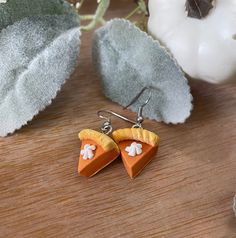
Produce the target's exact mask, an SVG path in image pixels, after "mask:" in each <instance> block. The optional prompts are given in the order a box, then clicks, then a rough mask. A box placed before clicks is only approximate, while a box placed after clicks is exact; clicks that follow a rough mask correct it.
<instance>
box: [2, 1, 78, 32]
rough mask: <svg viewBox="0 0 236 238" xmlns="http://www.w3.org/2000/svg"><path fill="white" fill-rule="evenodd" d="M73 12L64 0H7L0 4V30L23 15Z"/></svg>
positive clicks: (23, 16)
mask: <svg viewBox="0 0 236 238" xmlns="http://www.w3.org/2000/svg"><path fill="white" fill-rule="evenodd" d="M64 14H75V13H74V11H73V10H72V7H71V6H70V4H69V3H68V2H66V1H64V0H8V1H7V2H6V3H1V4H0V30H1V29H3V28H5V27H7V26H8V25H12V24H13V23H14V22H16V21H19V20H21V19H23V18H25V17H30V16H42V15H64Z"/></svg>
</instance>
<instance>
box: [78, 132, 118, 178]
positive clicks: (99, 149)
mask: <svg viewBox="0 0 236 238" xmlns="http://www.w3.org/2000/svg"><path fill="white" fill-rule="evenodd" d="M79 139H80V140H81V141H82V143H81V151H80V157H79V165H78V172H79V174H80V175H81V176H85V177H92V176H93V175H95V174H96V173H98V172H99V171H100V170H101V169H103V168H104V167H106V166H107V165H108V164H110V163H111V162H112V161H114V160H115V159H116V158H117V157H118V156H119V155H120V150H119V148H118V146H117V144H116V143H115V142H114V141H113V140H112V139H111V138H110V137H109V136H107V135H105V134H103V133H100V132H97V131H94V130H91V129H85V130H82V131H81V132H80V133H79Z"/></svg>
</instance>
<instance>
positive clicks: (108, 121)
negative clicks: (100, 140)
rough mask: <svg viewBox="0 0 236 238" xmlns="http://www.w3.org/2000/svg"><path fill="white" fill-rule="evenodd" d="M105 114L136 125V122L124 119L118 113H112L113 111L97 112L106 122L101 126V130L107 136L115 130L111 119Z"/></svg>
mask: <svg viewBox="0 0 236 238" xmlns="http://www.w3.org/2000/svg"><path fill="white" fill-rule="evenodd" d="M104 114H109V115H110V116H115V117H117V118H119V119H121V120H123V121H126V122H129V123H131V124H136V122H135V121H133V120H130V119H129V118H127V117H124V116H122V115H120V114H118V113H116V112H113V111H111V110H99V111H98V112H97V115H98V117H99V118H101V119H104V120H105V122H104V123H103V124H102V126H101V130H102V132H103V133H104V134H106V135H109V134H110V133H111V132H112V131H113V128H112V124H111V117H108V116H105V115H104Z"/></svg>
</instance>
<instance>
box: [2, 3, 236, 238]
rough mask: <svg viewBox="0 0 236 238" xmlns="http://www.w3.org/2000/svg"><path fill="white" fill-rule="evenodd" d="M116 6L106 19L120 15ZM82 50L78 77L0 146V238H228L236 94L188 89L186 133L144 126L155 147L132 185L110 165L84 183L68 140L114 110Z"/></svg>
mask: <svg viewBox="0 0 236 238" xmlns="http://www.w3.org/2000/svg"><path fill="white" fill-rule="evenodd" d="M117 2H119V3H115V1H113V3H112V4H113V6H112V8H111V10H110V12H109V13H108V17H114V16H119V15H124V14H125V13H126V12H128V11H129V9H128V8H129V7H130V5H128V6H127V2H125V1H117ZM82 40H83V43H82V50H81V56H80V64H79V66H78V69H77V70H76V72H75V73H74V75H73V76H72V77H71V79H70V80H69V81H68V82H67V83H66V85H65V86H64V87H63V90H62V91H61V92H60V93H59V95H58V97H57V99H56V100H54V102H53V104H52V105H51V106H50V107H48V108H47V109H46V110H45V111H44V112H42V113H41V114H40V115H39V116H37V117H36V118H35V119H34V120H33V121H32V122H31V123H29V125H28V126H27V127H24V128H23V129H22V130H20V131H18V132H17V133H15V134H14V135H12V136H10V137H7V138H4V139H0V158H1V162H0V237H4V238H5V237H17V238H18V237H30V238H32V237H49V238H50V237H57V238H59V237H63V238H64V237H69V238H70V237H82V238H90V237H91V238H94V237H99V238H100V237H101V238H106V237H108V238H111V237H112V238H116V237H122V238H126V237H127V238H133V237H134V238H141V237H142V238H147V237H164V238H165V237H168V238H172V237H173V238H195V237H197V238H199V237H201V238H208V237H210V238H221V237H226V238H235V237H236V219H235V218H234V215H233V211H232V199H233V196H234V193H235V192H236V146H235V141H236V129H235V127H236V111H235V108H236V86H232V85H226V86H215V85H209V84H205V83H202V82H193V83H191V86H192V93H193V96H194V104H195V108H194V111H193V113H192V116H191V118H190V119H189V120H188V121H187V123H186V124H184V125H178V126H171V125H164V124H162V123H156V122H153V121H146V122H145V128H147V129H151V130H153V131H155V132H157V133H158V134H159V136H160V137H161V146H160V150H159V152H158V155H157V156H156V158H155V159H154V160H153V162H152V163H150V164H149V165H148V167H147V168H146V169H145V170H144V171H143V173H142V174H141V175H140V176H139V177H137V178H136V179H135V180H130V179H129V177H128V176H127V174H126V171H125V169H124V166H123V165H122V163H121V161H120V160H117V161H116V162H114V163H112V164H111V165H109V166H108V167H107V168H106V169H104V170H103V171H102V172H100V173H99V174H97V175H96V176H95V177H93V178H91V179H85V178H82V177H79V176H78V174H77V162H78V157H79V146H80V143H79V141H78V139H77V133H78V132H79V131H80V130H81V129H84V128H92V129H99V127H100V121H99V120H98V119H97V117H96V111H97V110H99V109H106V108H108V109H112V110H114V111H117V112H122V109H121V107H120V106H118V105H117V104H114V103H112V102H110V101H109V100H107V99H106V98H105V97H104V96H103V94H102V92H101V87H100V83H99V77H98V76H97V74H96V72H95V71H94V69H93V66H92V63H91V57H90V51H91V33H86V34H84V35H83V39H82ZM123 113H125V115H127V116H130V117H134V116H135V114H134V113H131V112H129V111H125V112H123ZM125 126H128V125H127V124H125V123H123V122H121V121H119V120H117V121H114V127H115V128H122V127H125Z"/></svg>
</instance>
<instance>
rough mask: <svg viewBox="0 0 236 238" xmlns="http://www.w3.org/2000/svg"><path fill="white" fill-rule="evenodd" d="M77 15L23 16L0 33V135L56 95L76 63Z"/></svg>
mask: <svg viewBox="0 0 236 238" xmlns="http://www.w3.org/2000/svg"><path fill="white" fill-rule="evenodd" d="M79 38H80V29H79V25H78V21H77V19H75V18H74V17H71V16H70V15H61V16H41V17H29V18H24V19H23V20H21V21H18V22H16V23H14V24H13V25H11V26H9V27H7V28H6V29H3V30H2V32H1V34H0V67H1V70H0V136H6V135H7V134H9V133H12V132H14V131H15V130H16V129H19V128H20V127H21V126H22V125H25V124H26V123H27V122H28V121H30V120H31V119H32V118H33V117H34V116H35V115H37V114H38V112H39V111H41V110H43V109H44V108H45V107H46V106H47V105H49V104H50V103H51V100H52V99H53V98H55V97H56V94H57V92H58V90H60V88H61V85H62V84H63V83H64V82H65V80H66V79H67V78H69V77H70V75H71V73H72V72H73V71H74V69H75V67H76V65H77V59H78V54H79V44H80V40H79Z"/></svg>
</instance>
